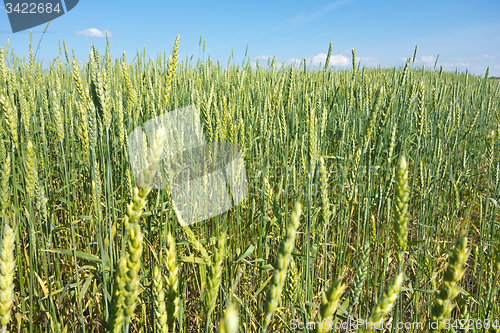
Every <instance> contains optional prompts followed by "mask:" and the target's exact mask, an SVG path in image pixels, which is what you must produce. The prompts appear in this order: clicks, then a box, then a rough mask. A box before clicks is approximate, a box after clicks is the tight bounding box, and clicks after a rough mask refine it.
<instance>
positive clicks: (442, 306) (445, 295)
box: [428, 236, 469, 331]
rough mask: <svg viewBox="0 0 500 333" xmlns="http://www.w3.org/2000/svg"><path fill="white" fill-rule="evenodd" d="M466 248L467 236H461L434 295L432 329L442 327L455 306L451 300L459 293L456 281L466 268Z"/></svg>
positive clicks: (467, 254)
mask: <svg viewBox="0 0 500 333" xmlns="http://www.w3.org/2000/svg"><path fill="white" fill-rule="evenodd" d="M466 248H467V237H465V236H461V237H460V238H459V239H458V242H457V245H456V247H455V251H454V252H453V254H452V255H451V257H450V262H449V264H448V268H447V269H446V272H445V273H444V276H443V282H442V283H441V288H440V289H439V293H438V294H437V295H436V300H435V303H434V306H433V307H432V311H431V318H432V322H434V323H436V322H437V329H432V325H430V328H431V330H432V331H434V330H437V331H439V330H442V329H443V328H444V325H445V320H446V318H447V317H448V316H449V314H450V313H451V310H453V308H454V307H455V305H454V304H453V303H452V302H453V300H454V299H455V297H457V296H458V295H459V294H460V288H459V285H458V283H459V282H460V280H461V279H462V277H463V276H464V274H465V270H466V269H465V267H464V265H465V262H466V261H467V258H468V256H469V252H468V251H467V249H466ZM428 327H429V326H428Z"/></svg>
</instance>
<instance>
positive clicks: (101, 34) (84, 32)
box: [76, 28, 111, 38]
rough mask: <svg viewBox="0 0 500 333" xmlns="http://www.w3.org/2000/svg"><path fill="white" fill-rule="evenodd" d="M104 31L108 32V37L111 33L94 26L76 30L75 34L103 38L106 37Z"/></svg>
mask: <svg viewBox="0 0 500 333" xmlns="http://www.w3.org/2000/svg"><path fill="white" fill-rule="evenodd" d="M106 32H107V33H108V37H111V33H110V32H109V31H107V30H104V32H102V31H101V30H99V29H96V28H90V29H85V30H82V31H77V32H76V34H77V35H83V36H87V37H97V38H104V37H106Z"/></svg>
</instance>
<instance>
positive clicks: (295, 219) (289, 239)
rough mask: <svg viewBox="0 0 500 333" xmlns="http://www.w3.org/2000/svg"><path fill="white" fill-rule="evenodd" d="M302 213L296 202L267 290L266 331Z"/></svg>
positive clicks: (281, 286)
mask: <svg viewBox="0 0 500 333" xmlns="http://www.w3.org/2000/svg"><path fill="white" fill-rule="evenodd" d="M301 214H302V206H301V205H300V203H296V204H295V207H294V208H293V211H292V216H291V221H290V222H291V223H290V225H289V226H288V229H287V230H286V235H285V238H284V239H283V241H282V242H281V245H280V248H279V251H278V256H277V257H276V262H275V263H274V275H273V279H272V282H271V285H270V286H269V289H268V290H267V298H266V305H265V316H264V325H263V326H264V329H263V331H264V332H266V330H267V327H268V326H269V324H270V323H271V319H272V315H273V313H274V310H276V308H277V307H278V303H279V300H280V298H281V292H282V291H283V285H284V283H285V279H286V274H287V270H288V265H289V263H290V258H291V257H292V251H293V248H294V247H295V238H296V236H297V229H298V228H299V223H300V215H301Z"/></svg>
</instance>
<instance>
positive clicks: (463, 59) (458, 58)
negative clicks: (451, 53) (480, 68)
mask: <svg viewBox="0 0 500 333" xmlns="http://www.w3.org/2000/svg"><path fill="white" fill-rule="evenodd" d="M468 60H469V58H460V57H457V61H458V62H464V61H468Z"/></svg>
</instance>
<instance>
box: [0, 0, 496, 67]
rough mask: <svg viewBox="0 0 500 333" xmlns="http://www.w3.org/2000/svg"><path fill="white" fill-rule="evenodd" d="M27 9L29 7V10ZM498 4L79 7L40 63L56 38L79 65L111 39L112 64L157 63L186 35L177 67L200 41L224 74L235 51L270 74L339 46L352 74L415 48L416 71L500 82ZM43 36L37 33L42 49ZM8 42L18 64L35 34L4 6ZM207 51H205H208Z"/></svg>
mask: <svg viewBox="0 0 500 333" xmlns="http://www.w3.org/2000/svg"><path fill="white" fill-rule="evenodd" d="M27 2H28V1H27ZM499 13H500V1H498V0H491V1H481V0H479V1H470V0H468V1H460V0H458V1H457V0H455V1H448V0H438V1H427V0H421V1H405V0H399V1H395V0H383V1H382V0H380V1H379V0H371V1H369V0H340V1H311V2H306V1H293V0H292V1H261V0H254V1H251V2H235V1H177V2H174V1H127V0H121V1H110V0H106V1H95V0H80V3H79V4H78V5H77V6H76V7H75V8H74V9H73V10H72V11H70V12H68V13H67V14H65V15H64V16H62V17H59V18H57V19H56V20H54V21H53V22H51V24H50V26H49V29H48V31H47V33H46V34H45V36H44V38H43V41H42V45H41V49H40V51H39V56H40V57H41V58H43V59H47V60H48V59H52V58H53V57H56V56H58V54H59V47H58V40H59V38H61V40H62V39H64V40H66V43H67V45H68V48H69V49H74V51H75V54H76V56H77V57H78V58H79V59H83V58H86V57H88V50H89V46H90V44H92V43H94V44H96V46H97V47H98V48H99V49H100V50H101V52H104V49H105V43H106V41H105V38H102V37H101V36H102V35H103V33H104V32H105V31H108V32H109V34H110V38H109V42H110V50H111V52H112V54H113V55H114V56H121V55H122V53H123V51H126V52H127V59H128V60H129V61H131V60H133V57H134V56H135V54H136V50H137V48H138V49H139V50H141V51H142V50H143V49H144V46H146V52H147V53H149V54H151V57H152V58H153V59H156V55H157V54H158V53H163V51H167V52H170V51H171V50H172V46H173V41H174V40H175V37H176V35H177V33H180V35H181V41H180V48H179V58H180V60H182V59H185V58H186V54H188V55H189V56H191V55H194V56H193V61H196V60H197V59H198V55H199V54H200V48H199V41H200V36H201V37H202V39H204V40H205V41H206V49H205V59H207V56H208V55H210V57H211V58H212V59H218V60H220V62H221V64H222V65H223V66H225V65H226V64H227V61H228V59H229V57H230V56H231V52H232V48H233V47H234V56H235V61H236V63H237V64H241V62H242V61H243V57H244V54H245V49H246V47H247V45H248V46H249V49H248V56H249V57H250V59H251V61H252V62H255V61H257V60H259V61H260V63H261V64H266V63H267V59H268V57H270V56H271V57H272V56H273V55H276V58H277V60H278V62H279V63H281V62H283V61H286V62H288V63H290V62H293V60H294V59H303V58H306V59H307V61H308V63H310V62H311V61H312V64H313V65H319V63H324V59H325V58H326V53H327V51H328V45H329V43H330V41H332V43H333V51H332V58H331V61H330V63H331V64H332V65H334V66H349V65H350V58H351V49H352V48H353V47H354V48H355V49H356V56H357V58H358V59H360V60H361V63H362V64H365V65H372V66H373V65H374V66H376V65H379V64H380V65H381V66H402V65H403V64H404V60H403V58H406V57H412V56H413V51H414V48H415V45H418V54H417V61H416V65H417V66H421V65H422V64H424V65H426V66H427V67H433V66H434V61H435V59H436V56H437V55H438V54H439V63H438V66H439V65H442V66H443V68H444V69H445V70H448V71H453V70H455V68H457V67H458V68H459V69H460V70H463V71H465V69H466V68H468V69H469V71H470V72H471V73H473V74H478V75H484V72H485V70H486V67H487V66H490V76H500V18H499ZM43 28H44V26H43V25H42V26H38V27H35V28H33V43H34V44H35V46H36V45H37V44H38V40H39V38H40V37H41V35H42V31H43ZM7 39H10V45H11V48H13V49H14V51H15V52H16V54H21V53H24V52H26V53H27V51H28V43H29V30H28V31H23V32H19V33H16V34H13V33H12V32H11V28H10V25H9V21H8V17H7V14H6V12H5V8H4V6H1V8H0V45H3V46H4V47H5V45H6V42H7ZM202 47H203V42H202Z"/></svg>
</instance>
